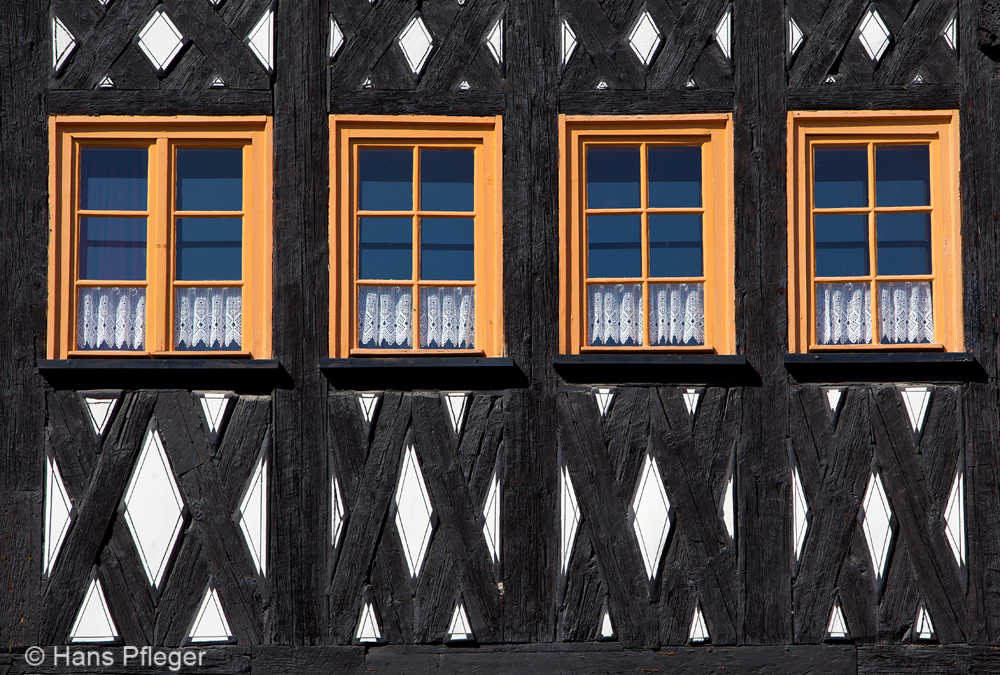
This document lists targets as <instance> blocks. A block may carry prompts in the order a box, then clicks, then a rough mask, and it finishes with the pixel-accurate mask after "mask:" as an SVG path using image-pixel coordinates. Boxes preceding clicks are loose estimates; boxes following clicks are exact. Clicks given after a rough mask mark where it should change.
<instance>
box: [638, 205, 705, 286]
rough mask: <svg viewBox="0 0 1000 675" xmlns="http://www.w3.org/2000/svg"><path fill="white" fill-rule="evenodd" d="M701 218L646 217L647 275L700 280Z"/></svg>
mask: <svg viewBox="0 0 1000 675" xmlns="http://www.w3.org/2000/svg"><path fill="white" fill-rule="evenodd" d="M702 258H703V256H702V250H701V215H700V214H697V213H692V214H663V213H660V214H655V213H654V214H650V216H649V276H651V277H700V276H701V273H702Z"/></svg>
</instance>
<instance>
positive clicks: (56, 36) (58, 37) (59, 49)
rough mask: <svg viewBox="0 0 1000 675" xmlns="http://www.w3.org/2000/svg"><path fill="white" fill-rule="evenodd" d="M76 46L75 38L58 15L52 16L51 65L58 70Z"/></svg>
mask: <svg viewBox="0 0 1000 675" xmlns="http://www.w3.org/2000/svg"><path fill="white" fill-rule="evenodd" d="M74 47H76V38H75V37H73V34H72V33H70V32H69V28H66V24H64V23H63V22H62V21H60V20H59V17H57V16H54V17H52V67H53V68H55V69H56V70H59V69H60V68H62V67H63V64H64V63H66V59H68V58H69V55H70V54H72V53H73V48H74Z"/></svg>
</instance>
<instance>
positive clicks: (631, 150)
mask: <svg viewBox="0 0 1000 675" xmlns="http://www.w3.org/2000/svg"><path fill="white" fill-rule="evenodd" d="M638 207H639V146H635V147H627V148H622V147H612V148H609V147H591V148H587V208H591V209H621V208H638Z"/></svg>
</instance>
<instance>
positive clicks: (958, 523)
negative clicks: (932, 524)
mask: <svg viewBox="0 0 1000 675" xmlns="http://www.w3.org/2000/svg"><path fill="white" fill-rule="evenodd" d="M944 523H945V527H944V531H945V534H947V535H948V544H949V545H950V546H951V552H952V553H954V554H955V560H956V561H957V562H958V566H959V567H961V566H963V565H964V564H965V476H964V474H963V473H962V471H961V470H959V471H958V472H956V473H955V482H954V483H952V485H951V494H950V495H948V506H947V508H945V511H944Z"/></svg>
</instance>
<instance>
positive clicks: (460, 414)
mask: <svg viewBox="0 0 1000 675" xmlns="http://www.w3.org/2000/svg"><path fill="white" fill-rule="evenodd" d="M444 400H445V403H447V404H448V405H447V408H448V419H450V420H451V428H452V429H454V430H455V435H456V436H457V435H460V434H461V433H462V425H463V424H465V405H466V403H468V402H469V395H468V394H467V393H464V392H461V393H459V392H450V393H447V394H445V395H444Z"/></svg>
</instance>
